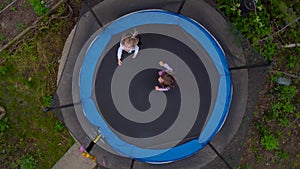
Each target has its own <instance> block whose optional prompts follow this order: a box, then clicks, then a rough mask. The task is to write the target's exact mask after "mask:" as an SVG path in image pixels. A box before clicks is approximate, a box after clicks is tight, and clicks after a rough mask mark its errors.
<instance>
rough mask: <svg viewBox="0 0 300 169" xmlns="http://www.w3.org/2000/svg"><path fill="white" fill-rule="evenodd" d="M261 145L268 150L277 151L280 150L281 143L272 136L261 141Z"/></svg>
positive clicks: (266, 136)
mask: <svg viewBox="0 0 300 169" xmlns="http://www.w3.org/2000/svg"><path fill="white" fill-rule="evenodd" d="M260 143H261V145H263V146H264V148H265V149H266V150H275V149H278V147H279V143H278V141H277V139H276V138H275V137H274V136H273V135H272V134H270V135H267V134H266V135H264V136H263V137H262V138H261V140H260Z"/></svg>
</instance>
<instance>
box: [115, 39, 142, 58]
mask: <svg viewBox="0 0 300 169" xmlns="http://www.w3.org/2000/svg"><path fill="white" fill-rule="evenodd" d="M124 48H125V47H124V46H123V45H122V44H121V43H120V46H119V48H118V54H117V58H118V59H121V57H122V51H123V50H124ZM139 49H140V48H139V47H138V45H135V46H134V47H132V48H130V50H129V51H128V53H131V52H132V51H134V55H137V54H138V52H139Z"/></svg>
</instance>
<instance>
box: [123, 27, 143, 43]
mask: <svg viewBox="0 0 300 169" xmlns="http://www.w3.org/2000/svg"><path fill="white" fill-rule="evenodd" d="M137 35H138V32H137V31H136V30H134V31H133V32H131V33H129V34H127V35H125V36H123V37H122V40H121V44H122V45H124V44H125V43H126V44H130V45H132V46H136V45H137V44H138V43H139V38H137Z"/></svg>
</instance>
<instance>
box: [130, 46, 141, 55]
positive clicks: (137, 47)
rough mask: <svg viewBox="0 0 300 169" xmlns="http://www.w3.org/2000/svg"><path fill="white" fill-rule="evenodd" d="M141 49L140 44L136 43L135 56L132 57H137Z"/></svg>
mask: <svg viewBox="0 0 300 169" xmlns="http://www.w3.org/2000/svg"><path fill="white" fill-rule="evenodd" d="M139 50H140V48H139V46H138V45H135V47H134V54H133V57H132V58H135V57H136V55H137V54H138V53H139Z"/></svg>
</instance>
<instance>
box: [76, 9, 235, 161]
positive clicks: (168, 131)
mask: <svg viewBox="0 0 300 169" xmlns="http://www.w3.org/2000/svg"><path fill="white" fill-rule="evenodd" d="M134 30H137V31H138V32H139V36H140V37H141V42H142V44H141V46H140V51H139V53H138V56H137V58H135V59H132V57H131V56H132V54H126V53H123V56H122V60H123V64H122V66H118V65H117V60H116V52H117V49H118V47H119V41H120V39H121V38H122V36H124V35H125V34H127V33H129V32H132V31H134ZM161 60H162V61H164V62H166V63H168V64H169V65H170V66H171V67H172V68H173V70H174V76H175V78H176V81H177V83H176V86H175V88H173V89H172V90H170V91H168V92H159V91H155V90H154V86H156V85H158V82H157V78H158V74H157V72H158V71H159V70H161V69H163V68H161V67H160V66H159V64H158V62H159V61H161ZM232 90H233V89H232V84H231V77H230V71H229V68H228V65H227V62H226V58H225V54H224V51H223V49H222V47H221V46H220V44H219V43H218V42H217V40H216V39H215V38H214V37H213V36H212V34H210V32H209V31H208V30H206V29H205V28H204V27H203V26H202V25H201V24H199V23H197V22H196V21H194V20H192V19H190V18H188V17H185V16H183V15H180V14H177V13H173V12H170V11H165V10H141V11H137V12H133V13H129V14H127V15H124V16H122V17H120V18H118V19H116V20H114V21H112V22H110V23H108V24H106V25H104V26H103V27H102V28H101V29H99V30H98V31H96V32H95V33H94V34H93V35H92V36H91V37H90V38H89V40H88V41H87V42H86V43H85V45H84V47H83V48H82V49H81V51H80V54H79V56H78V58H77V60H76V64H75V69H74V72H73V85H72V93H73V102H74V103H76V102H80V105H79V106H77V107H75V110H76V115H77V117H78V120H79V123H80V124H81V126H82V127H83V129H84V130H85V131H86V133H90V130H91V129H90V128H91V127H90V126H93V127H97V128H98V127H99V128H100V129H101V134H102V135H103V136H104V138H105V143H102V144H99V146H100V147H101V148H103V149H105V150H107V151H109V152H112V153H114V154H117V155H120V156H125V157H128V158H131V159H136V160H139V161H142V162H147V163H155V164H162V163H169V162H173V161H177V160H180V159H184V158H187V157H189V156H191V155H193V154H195V153H197V152H198V151H199V150H201V149H202V148H203V147H204V146H205V145H206V144H207V143H208V142H209V141H210V140H212V139H213V137H214V136H215V135H216V134H217V132H218V131H219V130H220V129H221V127H222V125H223V124H224V122H225V120H226V117H227V114H228V111H229V108H230V103H231V98H232Z"/></svg>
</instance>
